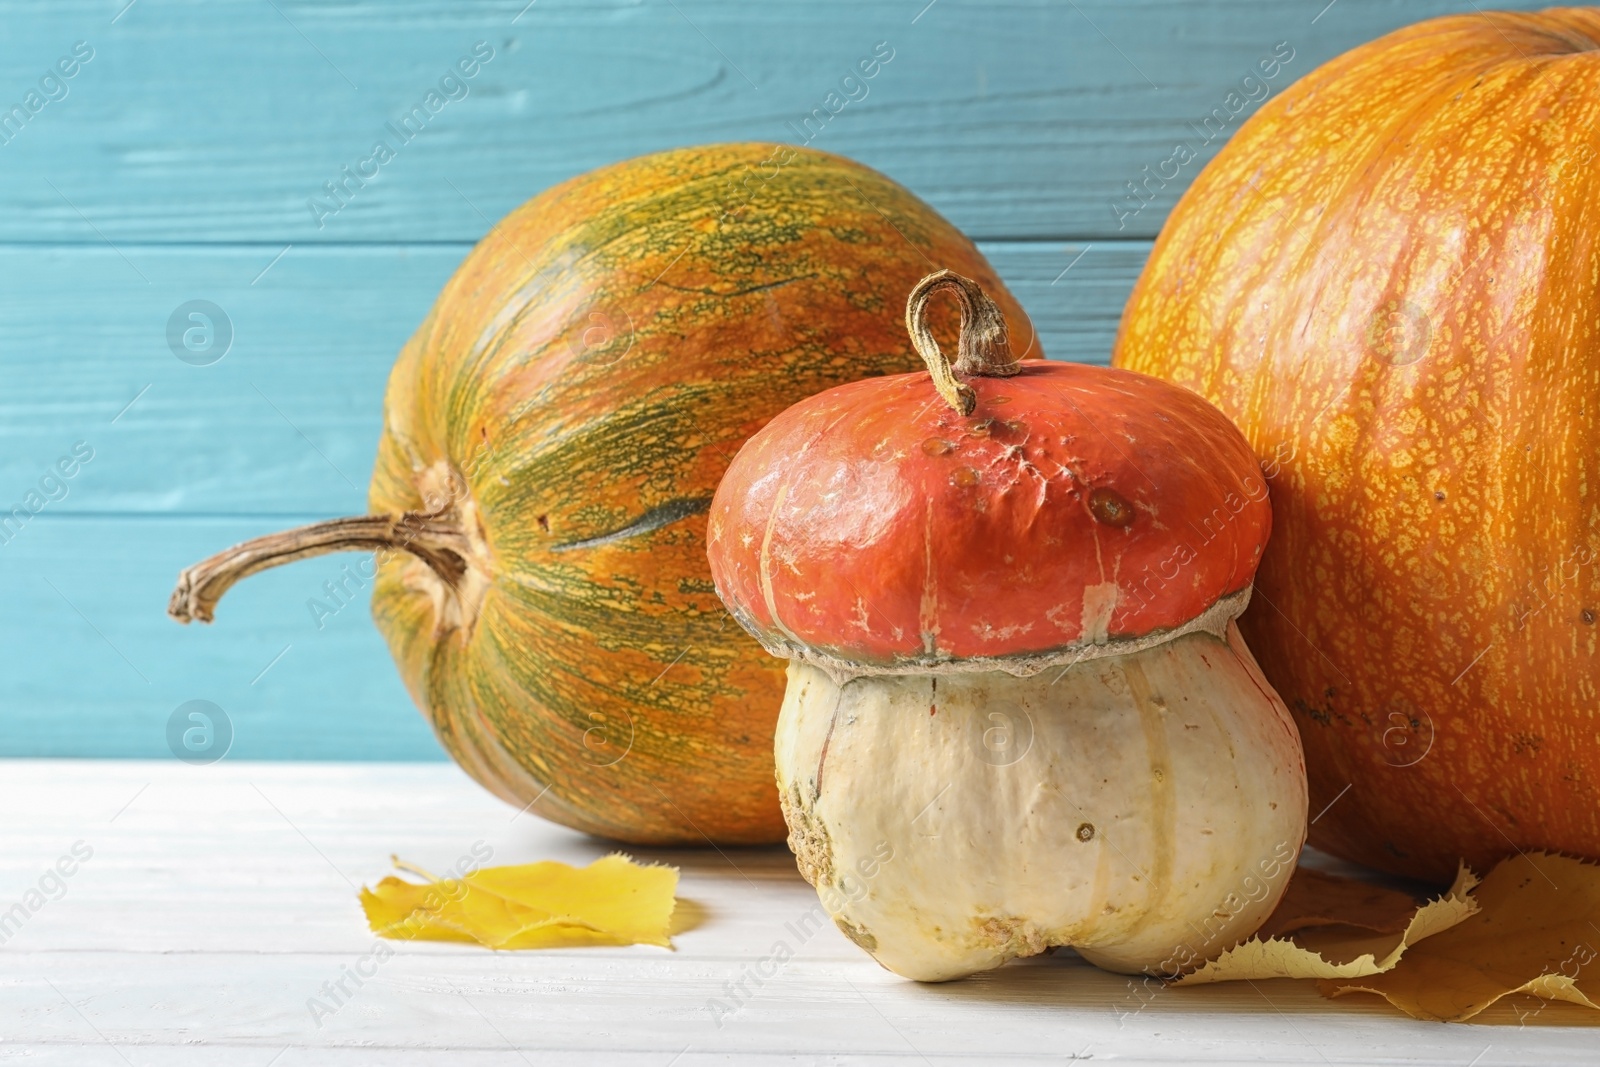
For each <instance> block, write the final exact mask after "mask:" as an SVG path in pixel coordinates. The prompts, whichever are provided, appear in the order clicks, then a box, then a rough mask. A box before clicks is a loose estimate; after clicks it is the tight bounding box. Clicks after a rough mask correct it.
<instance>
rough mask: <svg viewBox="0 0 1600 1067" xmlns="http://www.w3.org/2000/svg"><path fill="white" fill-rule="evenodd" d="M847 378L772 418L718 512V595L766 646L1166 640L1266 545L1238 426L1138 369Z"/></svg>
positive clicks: (866, 654)
mask: <svg viewBox="0 0 1600 1067" xmlns="http://www.w3.org/2000/svg"><path fill="white" fill-rule="evenodd" d="M1021 366H1022V369H1021V371H1020V373H1018V374H1016V375H1015V376H1014V377H1005V378H990V377H979V376H972V377H966V378H964V379H963V380H964V381H965V382H966V383H967V384H968V385H970V386H972V388H973V389H974V390H975V391H976V393H977V406H976V407H975V409H974V410H973V412H972V414H970V415H962V414H961V413H960V412H958V411H956V410H955V409H954V408H953V407H951V405H950V404H949V403H947V402H946V401H945V400H944V399H942V398H941V397H940V396H939V394H938V393H937V392H936V391H935V389H934V385H933V382H932V380H931V379H930V376H929V375H928V373H927V372H925V371H924V372H922V373H914V374H902V375H896V376H894V377H890V378H877V379H873V380H871V381H861V382H853V383H851V384H849V385H842V386H839V387H837V388H835V389H830V390H828V391H827V392H825V393H821V394H819V395H817V396H814V397H812V398H810V399H809V400H806V401H804V402H802V403H800V404H797V405H795V406H794V407H792V408H790V409H789V410H788V411H785V412H784V413H783V414H781V415H779V416H778V417H777V418H775V419H773V420H772V421H771V422H770V423H768V424H767V426H766V427H765V428H764V429H763V430H761V432H759V433H757V434H756V435H755V436H754V437H752V438H751V439H750V441H749V442H748V443H746V445H745V446H744V448H742V449H741V450H740V451H739V454H738V456H736V457H735V458H734V461H733V464H732V466H730V467H729V468H728V474H727V476H726V477H725V478H724V479H723V480H722V484H721V485H720V486H719V487H718V489H717V495H716V499H715V500H714V501H713V502H712V506H711V520H710V526H709V533H708V540H709V551H710V558H711V574H712V577H713V578H714V579H715V581H716V585H717V592H718V593H719V594H721V596H722V599H723V602H724V603H726V604H727V605H728V607H729V610H730V611H732V612H733V615H734V617H735V618H737V619H738V620H739V621H740V623H741V624H742V625H744V626H745V627H746V628H747V629H749V630H750V631H751V632H752V633H755V634H757V635H758V636H760V637H761V639H762V641H763V643H765V644H767V645H768V647H769V648H772V649H773V650H774V651H780V652H782V651H786V650H791V649H801V650H811V651H816V652H821V653H823V654H824V655H825V656H827V657H830V658H831V659H834V660H845V661H849V662H850V663H852V664H863V665H870V666H873V667H879V668H884V667H892V668H902V669H903V668H928V667H935V666H937V665H939V664H943V663H947V662H950V661H952V660H969V661H970V660H977V659H982V658H988V657H994V658H1005V657H1017V656H1037V655H1039V654H1047V653H1054V652H1059V651H1063V650H1068V649H1073V648H1075V647H1077V646H1080V645H1085V644H1105V643H1108V642H1115V641H1116V640H1118V639H1121V638H1133V637H1143V636H1146V635H1150V634H1154V633H1158V632H1160V631H1163V630H1170V629H1174V628H1176V627H1178V626H1181V625H1183V624H1184V623H1187V622H1189V621H1190V620H1192V619H1194V618H1196V617H1197V616H1199V615H1201V614H1202V613H1203V612H1205V611H1206V609H1207V608H1210V607H1211V606H1212V605H1213V604H1215V603H1216V602H1217V601H1218V600H1219V599H1221V598H1222V597H1224V596H1226V595H1227V594H1230V593H1235V592H1238V591H1240V590H1242V589H1244V588H1245V587H1246V586H1248V585H1249V584H1250V578H1251V575H1252V574H1253V573H1254V572H1255V569H1256V564H1257V562H1258V561H1259V560H1260V558H1261V550H1262V547H1263V545H1264V544H1265V543H1266V540H1267V535H1268V532H1269V530H1270V528H1271V522H1272V515H1271V510H1270V508H1269V506H1268V503H1267V488H1266V484H1265V482H1264V480H1263V479H1262V477H1261V472H1260V470H1259V469H1258V468H1257V466H1256V462H1255V457H1254V456H1253V455H1252V453H1251V451H1250V447H1249V445H1248V444H1247V443H1246V442H1245V440H1244V438H1243V437H1242V436H1240V434H1239V431H1238V430H1236V429H1235V428H1234V427H1233V425H1232V424H1231V423H1230V422H1229V421H1228V420H1227V419H1226V418H1224V417H1223V416H1222V414H1221V413H1220V412H1218V411H1217V409H1216V408H1214V407H1212V406H1211V405H1210V404H1207V403H1206V402H1205V401H1203V400H1201V399H1200V398H1199V397H1197V396H1195V395H1194V394H1193V393H1191V392H1188V391H1187V390H1183V389H1177V388H1174V387H1173V386H1171V385H1169V384H1167V383H1166V382H1163V381H1159V380H1157V379H1155V378H1150V377H1147V376H1145V375H1142V374H1129V373H1127V372H1126V371H1117V370H1109V369H1106V368H1104V367H1090V366H1084V365H1082V364H1071V363H1047V362H1045V361H1042V360H1028V361H1025V362H1023V363H1022V365H1021Z"/></svg>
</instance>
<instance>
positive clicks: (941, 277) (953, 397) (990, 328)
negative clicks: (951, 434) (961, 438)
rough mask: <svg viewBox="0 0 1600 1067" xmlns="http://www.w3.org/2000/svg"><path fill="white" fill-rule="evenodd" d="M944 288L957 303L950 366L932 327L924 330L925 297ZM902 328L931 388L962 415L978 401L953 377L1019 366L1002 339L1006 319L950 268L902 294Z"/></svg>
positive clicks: (999, 374) (1004, 373) (997, 373)
mask: <svg viewBox="0 0 1600 1067" xmlns="http://www.w3.org/2000/svg"><path fill="white" fill-rule="evenodd" d="M945 289H948V290H950V291H951V292H953V293H955V294H956V299H957V301H958V302H959V303H960V304H961V338H960V340H959V341H958V342H957V343H956V362H955V366H954V367H952V366H951V365H950V361H949V360H948V359H947V358H946V357H945V354H944V353H943V352H942V351H940V350H939V342H938V341H936V340H934V337H933V331H931V330H929V329H928V322H927V311H928V298H929V297H931V296H932V295H933V294H934V293H937V292H940V291H941V290H945ZM906 332H907V333H909V334H910V335H911V346H912V347H913V348H915V349H916V350H917V355H919V356H921V357H922V362H924V363H926V364H927V365H928V373H929V374H931V375H933V387H934V388H935V389H937V390H939V395H940V396H942V397H944V398H945V400H947V401H949V403H950V406H951V407H953V408H955V409H956V410H957V411H959V412H960V413H961V414H963V415H971V414H972V409H973V408H975V407H976V406H977V404H978V394H977V393H975V392H973V389H972V386H970V385H968V384H966V383H965V382H961V381H957V380H956V375H958V374H959V375H962V376H963V377H971V376H972V375H978V376H980V377H984V378H1009V377H1011V376H1012V375H1013V374H1016V373H1018V372H1019V371H1021V370H1022V365H1021V364H1019V363H1018V362H1017V360H1016V357H1014V356H1013V355H1012V354H1011V343H1010V342H1009V341H1008V340H1007V339H1006V319H1005V315H1004V314H1002V313H1001V311H1000V307H999V305H998V304H996V303H995V302H994V301H993V300H991V299H989V294H988V293H986V292H984V291H983V287H982V286H980V285H979V284H978V283H977V282H975V281H973V280H972V279H971V278H966V277H963V276H961V275H959V274H957V273H956V272H955V271H953V270H941V271H938V272H937V273H934V274H930V275H928V276H927V277H926V278H924V279H922V280H921V281H920V282H918V283H917V284H916V286H915V287H914V288H913V289H912V290H911V295H910V296H909V297H907V298H906Z"/></svg>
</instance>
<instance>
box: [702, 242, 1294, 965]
mask: <svg viewBox="0 0 1600 1067" xmlns="http://www.w3.org/2000/svg"><path fill="white" fill-rule="evenodd" d="M947 288H948V289H952V290H954V292H955V293H956V295H957V296H958V298H959V299H960V300H961V301H962V304H963V308H964V313H963V315H962V319H963V324H964V325H963V330H962V336H961V342H960V350H959V356H958V359H957V361H956V363H955V366H954V367H953V368H952V367H951V366H950V364H949V363H948V362H946V360H945V358H944V356H943V353H942V352H941V350H940V349H939V346H938V344H937V342H936V341H935V340H934V339H932V338H931V337H930V336H929V334H928V333H927V331H926V329H925V327H924V322H923V315H924V312H925V308H926V301H927V299H928V297H929V296H930V295H931V294H932V293H934V292H937V291H941V290H944V289H947ZM907 319H908V324H909V326H910V329H911V334H912V337H913V338H915V339H916V341H917V347H918V349H919V350H920V351H921V352H922V354H923V357H924V359H925V360H926V361H927V363H928V368H929V369H928V371H927V372H924V373H912V374H901V375H894V376H891V377H884V378H877V379H873V380H870V381H860V382H855V383H851V384H848V385H842V386H838V387H836V388H834V389H830V390H828V391H827V392H825V393H821V394H819V395H817V396H814V397H811V398H810V399H808V400H805V401H802V402H801V403H800V404H797V405H796V406H795V407H793V408H790V409H789V410H788V411H785V412H784V413H783V414H782V415H779V416H778V417H777V418H775V419H773V420H772V421H771V422H770V423H768V424H767V426H766V427H765V428H764V429H762V430H761V431H760V432H759V433H757V434H756V435H755V436H754V437H752V438H751V439H750V441H749V442H748V443H747V444H746V445H745V446H744V448H742V449H741V450H740V451H739V454H738V455H737V456H736V457H735V458H734V461H733V463H732V465H731V466H730V467H729V468H728V473H727V476H726V477H725V478H724V479H723V481H722V484H721V485H720V486H719V487H718V488H717V494H716V498H715V499H714V501H713V502H712V508H711V518H710V525H709V531H708V542H709V543H708V552H709V554H710V560H711V573H712V576H713V578H714V579H715V581H716V585H717V591H718V593H719V594H720V595H721V596H722V598H723V600H724V602H725V603H726V604H727V606H728V610H729V611H730V612H731V613H732V614H733V617H734V618H735V619H738V620H739V622H740V624H741V625H743V626H744V627H745V628H746V629H748V630H749V631H750V632H751V633H752V634H754V635H755V636H756V637H757V639H759V640H760V641H761V643H762V644H763V645H764V646H766V648H767V649H768V650H769V651H771V652H773V653H774V654H775V655H778V656H782V657H785V658H787V659H788V660H789V669H788V676H789V684H788V689H787V692H786V693H785V696H784V703H783V710H782V713H781V714H780V716H779V719H778V731H777V737H776V743H775V749H776V759H777V768H778V788H779V797H780V800H781V801H782V803H783V808H784V814H785V816H786V818H787V821H788V825H789V844H790V847H791V848H792V849H793V850H794V853H795V855H796V857H797V859H798V861H799V866H800V870H801V873H802V874H803V875H804V876H805V877H806V878H807V880H809V881H810V882H811V884H812V885H813V886H815V887H816V889H817V891H818V895H819V896H820V898H821V901H822V905H823V907H824V908H825V909H826V910H827V912H828V913H829V914H830V915H831V916H832V918H833V920H834V922H835V923H836V924H837V925H838V926H839V928H840V929H841V930H843V931H844V933H845V934H846V935H847V936H848V937H850V938H851V939H852V940H853V941H855V942H856V944H858V945H860V946H861V947H862V948H863V949H865V950H866V951H868V952H870V953H871V954H872V955H873V956H874V957H875V958H876V959H877V960H878V962H879V963H881V964H883V965H884V966H885V967H887V968H888V969H890V970H891V971H894V972H895V973H897V974H900V975H904V976H906V977H908V978H914V979H918V980H923V981H942V980H945V979H951V978H959V977H962V976H964V975H968V974H971V973H973V972H975V971H979V970H984V969H987V968H990V967H995V966H998V965H999V964H1001V963H1004V962H1005V961H1006V960H1008V959H1011V958H1013V957H1017V956H1028V955H1033V954H1036V953H1039V952H1043V951H1044V950H1046V949H1048V948H1050V947H1052V946H1056V945H1071V946H1072V947H1073V948H1075V949H1076V950H1077V951H1078V953H1079V954H1080V955H1082V956H1084V957H1085V958H1086V959H1088V960H1090V961H1091V962H1093V963H1096V964H1098V965H1100V966H1102V967H1106V968H1108V969H1112V970H1117V971H1126V972H1141V971H1142V972H1148V973H1152V974H1157V973H1160V974H1166V975H1168V976H1176V975H1177V974H1180V973H1183V972H1186V971H1188V970H1191V969H1193V968H1194V967H1196V966H1198V965H1199V964H1200V963H1201V962H1203V961H1204V960H1206V959H1207V958H1210V957H1212V956H1215V955H1218V954H1220V953H1221V952H1222V951H1223V950H1225V949H1228V948H1231V947H1232V946H1233V945H1235V944H1236V943H1238V942H1239V941H1240V940H1242V939H1243V938H1245V937H1248V936H1249V935H1250V934H1251V933H1253V932H1254V931H1255V930H1256V928H1257V927H1258V926H1260V924H1261V923H1262V921H1264V920H1265V919H1266V917H1267V916H1268V915H1269V914H1270V913H1271V911H1272V909H1273V907H1274V906H1275V904H1276V902H1277V900H1278V899H1279V897H1280V896H1281V894H1282V893H1283V890H1284V889H1285V887H1286V886H1287V884H1288V880H1289V872H1290V871H1291V870H1292V869H1293V866H1294V860H1295V857H1296V855H1297V854H1298V852H1299V850H1300V845H1301V842H1302V841H1303V840H1304V838H1305V824H1306V789H1305V773H1304V769H1303V767H1302V765H1301V756H1300V747H1299V741H1298V739H1297V737H1296V735H1295V727H1294V724H1293V722H1292V721H1291V719H1290V717H1289V712H1288V709H1286V708H1285V707H1284V705H1283V702H1282V701H1281V700H1279V699H1278V697H1277V695H1276V694H1274V693H1273V691H1272V690H1271V688H1270V687H1269V686H1268V685H1267V684H1266V682H1265V681H1264V680H1263V679H1262V678H1261V675H1260V671H1259V669H1258V668H1257V667H1256V665H1255V662H1254V660H1252V659H1251V656H1250V651H1249V649H1247V648H1246V647H1245V645H1244V643H1243V641H1242V640H1241V639H1240V637H1239V634H1238V630H1237V628H1236V627H1235V626H1234V625H1233V623H1232V620H1233V618H1234V617H1235V616H1236V615H1238V613H1239V612H1240V611H1241V610H1243V608H1244V606H1245V604H1246V603H1247V602H1248V600H1249V596H1250V579H1251V575H1252V574H1253V573H1254V571H1255V566H1256V562H1257V560H1258V559H1259V558H1260V554H1261V549H1262V546H1263V544H1264V543H1265V541H1266V539H1267V534H1268V530H1269V528H1270V525H1271V513H1270V511H1269V508H1268V504H1267V493H1266V486H1265V485H1264V483H1263V482H1262V480H1261V475H1260V472H1259V471H1258V470H1257V469H1256V464H1255V459H1254V456H1253V455H1252V454H1251V452H1250V449H1249V446H1248V445H1247V444H1246V443H1245V441H1244V439H1243V437H1241V436H1240V434H1239V432H1238V431H1237V430H1236V429H1234V427H1233V426H1232V425H1230V424H1229V422H1228V420H1227V419H1226V418H1224V417H1223V416H1222V415H1221V414H1220V413H1219V412H1218V411H1217V410H1216V409H1215V408H1212V407H1211V406H1209V405H1208V404H1206V403H1205V402H1204V401H1203V400H1201V399H1200V398H1198V397H1196V396H1195V395H1194V394H1192V393H1189V392H1187V391H1185V390H1182V389H1178V388H1176V387H1174V386H1172V385H1169V384H1167V383H1165V382H1161V381H1158V380H1156V379H1153V378H1148V377H1145V376H1143V375H1138V374H1131V373H1128V372H1126V371H1115V370H1110V369H1107V368H1103V367H1091V366H1084V365H1080V364H1067V363H1049V362H1045V361H1041V360H1022V361H1017V360H1014V359H1013V358H1012V355H1011V352H1010V350H1009V346H1008V345H1007V344H1006V343H1005V334H1004V330H1003V328H1002V327H1003V317H1002V313H1001V312H1000V310H999V309H998V308H996V307H995V305H994V304H993V303H992V302H990V301H989V300H988V298H987V296H986V295H985V294H984V293H983V291H982V289H981V287H980V286H978V285H977V284H975V283H974V282H973V281H972V280H970V279H966V278H961V277H959V276H956V275H953V274H952V273H951V272H949V271H944V272H940V273H938V274H935V275H932V276H931V277H929V278H928V279H926V280H925V281H924V282H923V283H921V284H920V285H919V286H918V287H917V288H916V289H915V290H913V292H912V296H911V301H910V305H909V308H908V314H907Z"/></svg>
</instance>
